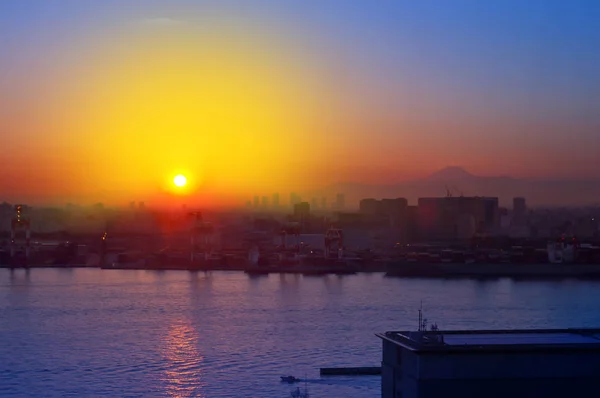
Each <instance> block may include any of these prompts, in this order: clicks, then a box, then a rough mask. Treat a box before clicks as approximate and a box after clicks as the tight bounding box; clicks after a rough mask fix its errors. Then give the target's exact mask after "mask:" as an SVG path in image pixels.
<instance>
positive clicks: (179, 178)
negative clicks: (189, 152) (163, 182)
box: [173, 174, 187, 188]
mask: <svg viewBox="0 0 600 398" xmlns="http://www.w3.org/2000/svg"><path fill="white" fill-rule="evenodd" d="M173 184H175V186H178V187H180V188H181V187H184V186H185V185H186V184H187V178H185V176H184V175H182V174H178V175H176V176H175V178H173Z"/></svg>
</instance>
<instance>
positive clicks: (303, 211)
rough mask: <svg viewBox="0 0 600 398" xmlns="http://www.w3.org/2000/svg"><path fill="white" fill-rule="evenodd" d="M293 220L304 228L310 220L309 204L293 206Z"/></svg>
mask: <svg viewBox="0 0 600 398" xmlns="http://www.w3.org/2000/svg"><path fill="white" fill-rule="evenodd" d="M294 218H295V219H296V221H298V222H299V223H300V224H301V225H302V227H303V228H304V227H305V226H306V223H307V222H308V221H309V218H310V204H309V203H308V202H300V203H296V204H295V205H294Z"/></svg>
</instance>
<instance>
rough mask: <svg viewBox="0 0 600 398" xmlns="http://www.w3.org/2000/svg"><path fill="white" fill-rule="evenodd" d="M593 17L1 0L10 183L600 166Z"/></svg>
mask: <svg viewBox="0 0 600 398" xmlns="http://www.w3.org/2000/svg"><path fill="white" fill-rule="evenodd" d="M599 20H600V2H598V1H595V0H588V1H585V0H572V1H568V0H562V1H559V0H527V1H523V0H502V1H500V0H498V1H480V0H470V1H467V0H454V1H446V0H430V1H427V0H423V1H377V2H368V1H360V2H359V1H349V0H346V1H275V0H272V1H252V2H249V1H237V2H235V1H212V2H209V1H191V0H189V1H152V0H149V1H141V0H140V1H133V0H131V1H128V0H102V1H100V0H97V1H94V0H89V1H79V0H77V1H75V0H73V1H66V0H65V1H41V0H40V1H32V0H14V1H10V0H2V1H0V134H1V137H2V142H3V144H2V149H3V155H2V157H1V158H0V195H2V196H5V197H6V198H9V199H14V198H17V197H24V198H37V199H40V198H41V199H43V198H58V197H60V198H75V197H79V198H82V199H81V200H86V201H90V200H91V201H97V200H103V201H113V200H114V201H120V200H125V198H126V197H132V196H136V197H138V198H139V197H143V198H150V197H152V195H158V194H161V195H163V196H164V195H167V196H168V195H169V194H172V193H174V192H173V189H172V186H170V185H169V179H170V178H172V176H173V175H174V173H177V172H183V173H185V174H186V175H188V177H189V179H190V182H191V185H190V187H189V188H188V191H187V192H182V193H187V194H189V195H192V194H193V195H204V197H213V198H215V200H216V198H220V197H225V196H227V197H234V196H240V195H248V194H252V193H254V192H265V191H266V192H270V191H271V190H274V189H275V187H277V189H278V190H285V189H288V188H289V189H296V188H304V187H318V186H320V185H324V184H328V183H332V182H335V181H340V180H344V181H348V180H351V181H362V182H370V183H392V182H395V181H399V180H405V179H410V178H415V177H419V176H423V175H426V174H428V173H430V172H433V171H435V170H437V169H440V168H442V167H444V166H447V165H461V166H463V167H465V168H466V169H468V170H469V171H471V172H473V173H474V174H481V175H512V176H515V177H536V178H545V177H565V178H580V177H586V178H587V177H594V178H596V177H600V167H599V166H600V161H599V160H598V156H597V153H598V150H599V149H600V51H599V50H598V49H600V25H599V24H598V21H599ZM92 197H93V198H94V199H91V198H92ZM96 198H98V199H96ZM0 199H2V198H0Z"/></svg>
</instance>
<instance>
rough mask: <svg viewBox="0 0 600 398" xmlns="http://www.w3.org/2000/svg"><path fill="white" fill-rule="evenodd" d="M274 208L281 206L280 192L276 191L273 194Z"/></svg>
mask: <svg viewBox="0 0 600 398" xmlns="http://www.w3.org/2000/svg"><path fill="white" fill-rule="evenodd" d="M272 205H273V208H274V209H278V208H279V194H278V193H274V194H273V203H272Z"/></svg>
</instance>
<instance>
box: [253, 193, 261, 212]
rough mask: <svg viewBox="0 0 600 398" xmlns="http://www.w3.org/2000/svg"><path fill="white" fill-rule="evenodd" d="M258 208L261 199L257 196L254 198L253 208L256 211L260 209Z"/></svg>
mask: <svg viewBox="0 0 600 398" xmlns="http://www.w3.org/2000/svg"><path fill="white" fill-rule="evenodd" d="M258 206H260V198H259V197H258V195H256V196H254V201H253V207H254V208H255V209H258Z"/></svg>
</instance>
